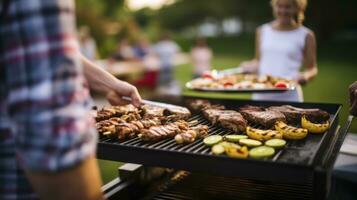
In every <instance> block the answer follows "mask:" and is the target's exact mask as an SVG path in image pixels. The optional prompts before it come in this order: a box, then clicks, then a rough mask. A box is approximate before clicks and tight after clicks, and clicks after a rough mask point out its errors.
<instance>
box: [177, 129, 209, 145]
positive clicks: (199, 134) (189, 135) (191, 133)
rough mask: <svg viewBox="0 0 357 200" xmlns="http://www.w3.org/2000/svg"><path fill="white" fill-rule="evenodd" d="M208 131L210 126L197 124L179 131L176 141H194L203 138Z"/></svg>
mask: <svg viewBox="0 0 357 200" xmlns="http://www.w3.org/2000/svg"><path fill="white" fill-rule="evenodd" d="M207 133H208V126H206V125H197V126H194V127H190V128H189V129H188V130H187V131H185V132H183V133H179V134H177V135H176V136H175V141H176V143H178V144H182V143H192V142H194V141H195V140H197V139H199V138H203V137H204V136H205V135H207Z"/></svg>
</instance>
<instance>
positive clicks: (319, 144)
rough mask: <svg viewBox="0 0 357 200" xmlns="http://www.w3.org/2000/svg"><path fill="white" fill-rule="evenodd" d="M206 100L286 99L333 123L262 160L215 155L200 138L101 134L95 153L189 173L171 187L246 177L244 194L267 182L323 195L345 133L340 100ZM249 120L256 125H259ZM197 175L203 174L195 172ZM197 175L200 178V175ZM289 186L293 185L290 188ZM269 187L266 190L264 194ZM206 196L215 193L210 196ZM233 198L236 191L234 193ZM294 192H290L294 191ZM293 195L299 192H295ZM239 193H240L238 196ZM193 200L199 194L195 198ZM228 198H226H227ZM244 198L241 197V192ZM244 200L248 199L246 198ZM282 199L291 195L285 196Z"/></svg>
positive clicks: (230, 104)
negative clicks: (340, 120) (178, 141)
mask: <svg viewBox="0 0 357 200" xmlns="http://www.w3.org/2000/svg"><path fill="white" fill-rule="evenodd" d="M190 99H191V98H188V97H185V98H183V99H176V101H171V102H167V103H173V104H178V105H180V104H181V105H183V104H184V102H186V100H190ZM210 101H211V102H212V103H219V104H223V105H225V106H226V107H227V108H228V109H237V108H239V107H240V106H244V105H257V106H263V107H268V106H276V105H284V104H290V105H293V106H296V107H301V108H320V109H323V110H326V111H327V112H329V113H330V121H331V128H330V129H329V130H328V132H326V133H325V134H324V135H311V134H310V135H308V137H307V138H306V139H304V140H301V141H290V142H288V144H287V146H286V147H285V148H284V149H282V150H280V151H279V152H277V153H276V155H275V156H274V157H273V158H270V159H264V160H254V159H249V158H248V159H236V158H230V157H227V156H224V155H219V156H217V155H213V154H211V153H210V148H209V147H206V146H205V145H204V144H203V142H202V140H198V141H195V142H194V143H191V144H185V145H178V144H176V143H175V141H174V140H173V139H167V140H163V141H159V142H155V143H149V142H143V141H141V140H140V139H139V138H134V139H131V140H128V141H122V142H121V141H118V140H116V139H107V138H101V139H100V141H99V143H98V158H100V159H107V160H115V161H121V162H129V163H138V164H143V165H145V166H159V167H165V168H174V169H178V170H186V171H189V172H193V175H190V176H189V177H188V180H187V181H185V180H184V181H183V182H184V183H183V184H178V186H175V188H187V189H188V188H194V187H191V186H187V185H185V182H188V183H191V182H193V183H194V182H195V181H196V182H197V183H200V184H201V185H202V187H205V185H206V186H209V185H210V184H208V183H212V181H213V182H217V184H216V186H219V185H222V184H220V181H223V182H225V183H227V184H225V185H227V191H228V190H229V189H228V188H231V187H228V186H229V184H228V183H229V182H232V184H233V185H234V184H235V185H236V186H237V187H238V185H241V184H242V182H239V180H241V181H243V180H249V181H252V182H249V184H250V185H255V186H254V187H253V186H251V187H248V188H250V189H253V190H251V191H250V192H247V193H252V194H255V193H256V191H255V190H254V188H255V187H256V186H259V185H263V186H265V188H266V189H267V191H276V190H277V189H275V190H274V189H273V190H272V188H275V187H276V186H277V185H280V186H282V188H291V189H289V190H287V191H295V192H292V193H295V194H300V196H299V197H301V198H298V199H325V198H326V196H327V194H328V187H329V182H328V180H329V176H330V172H331V168H332V165H333V162H334V160H333V155H334V154H336V152H338V150H339V148H338V149H336V148H337V147H334V146H335V144H336V142H338V141H339V140H341V137H343V136H342V135H343V134H340V132H339V131H338V128H339V125H338V113H339V110H340V109H341V105H339V104H321V103H281V102H280V103H278V102H262V101H242V100H221V99H214V100H210ZM193 120H197V121H198V122H199V124H206V125H208V126H209V135H212V134H220V135H227V134H230V133H231V132H230V131H229V130H226V129H223V128H221V127H219V126H212V125H211V124H210V123H209V122H208V121H207V120H206V119H204V118H203V117H202V115H200V114H197V113H196V114H194V115H193V117H192V118H191V119H190V121H193ZM251 125H252V126H254V127H258V128H259V126H257V125H254V124H251ZM331 162H332V163H331ZM195 174H203V175H202V176H198V175H195ZM220 177H225V178H220ZM201 178H202V180H200V179H201ZM214 180H216V181H214ZM229 180H231V181H229ZM233 180H235V181H233ZM237 180H238V181H237ZM243 182H244V181H243ZM253 183H254V184H253ZM249 184H248V185H249ZM180 185H183V186H180ZM194 185H196V184H194ZM216 188H217V189H218V191H220V190H219V188H221V189H224V187H216ZM238 188H239V187H238ZM292 188H296V190H293V189H292ZM197 189H198V190H197V192H199V187H198V188H197ZM300 189H301V190H300ZM174 191H175V190H174ZM244 191H245V190H244ZM248 191H249V190H248ZM262 191H264V189H262ZM267 191H265V193H266V192H267ZM192 192H193V191H192ZM277 192H278V194H282V193H283V192H279V190H278V191H277ZM205 193H207V192H205ZM238 193H239V194H243V193H241V192H239V190H237V194H238ZM263 193H264V192H263ZM263 193H262V194H263ZM287 193H289V192H287ZM163 194H164V193H163ZM191 194H193V193H191ZM208 194H209V193H208ZM274 194H275V193H274ZM278 194H276V195H278ZM210 196H211V197H214V195H210ZM221 196H222V195H221ZM232 197H239V196H234V195H233V196H232ZM253 197H254V195H253ZM258 197H263V196H259V195H258V196H255V197H254V198H251V199H261V198H258ZM272 197H278V196H272ZM292 197H294V195H293V196H292ZM295 197H298V196H296V195H295ZM305 197H306V198H305ZM241 198H243V197H242V196H241ZM173 199H174V198H173ZM194 199H199V197H197V198H194ZM213 199H214V198H213ZM227 199H229V198H228V197H227ZM233 199H234V198H233ZM243 199H245V197H244V198H243ZM247 199H249V198H248V197H247ZM263 199H264V198H263ZM265 199H268V198H265ZM273 199H279V198H273ZM285 199H290V198H287V197H286V196H285ZM292 199H294V198H292ZM295 199H296V198H295Z"/></svg>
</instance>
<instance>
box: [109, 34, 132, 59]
mask: <svg viewBox="0 0 357 200" xmlns="http://www.w3.org/2000/svg"><path fill="white" fill-rule="evenodd" d="M113 58H114V59H115V60H117V61H133V60H137V59H136V57H135V52H134V49H133V47H132V46H131V44H130V42H129V39H127V38H124V39H122V40H120V42H119V43H118V46H117V50H116V52H115V53H114V55H113Z"/></svg>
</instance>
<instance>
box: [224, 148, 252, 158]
mask: <svg viewBox="0 0 357 200" xmlns="http://www.w3.org/2000/svg"><path fill="white" fill-rule="evenodd" d="M225 150H226V153H227V155H228V156H229V157H233V158H247V157H248V148H247V147H240V148H234V147H228V148H225Z"/></svg>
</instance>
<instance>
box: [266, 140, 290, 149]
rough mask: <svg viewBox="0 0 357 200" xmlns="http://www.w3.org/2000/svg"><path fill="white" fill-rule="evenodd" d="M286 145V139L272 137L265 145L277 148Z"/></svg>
mask: <svg viewBox="0 0 357 200" xmlns="http://www.w3.org/2000/svg"><path fill="white" fill-rule="evenodd" d="M285 145H286V141H285V140H282V139H271V140H267V141H265V146H268V147H273V148H275V149H281V148H283V147H285Z"/></svg>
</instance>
